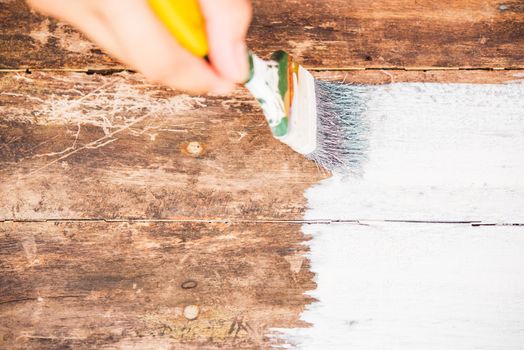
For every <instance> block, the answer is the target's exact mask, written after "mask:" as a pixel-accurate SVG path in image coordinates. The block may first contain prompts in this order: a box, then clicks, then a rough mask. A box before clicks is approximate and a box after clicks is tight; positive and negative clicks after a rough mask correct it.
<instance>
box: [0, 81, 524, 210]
mask: <svg viewBox="0 0 524 350" xmlns="http://www.w3.org/2000/svg"><path fill="white" fill-rule="evenodd" d="M318 76H319V77H320V78H324V79H335V80H337V79H338V80H342V81H346V82H352V81H354V82H359V83H362V82H364V81H368V82H374V83H385V82H392V81H393V82H400V81H406V80H408V81H422V82H431V81H437V82H438V81H443V80H446V81H455V82H462V83H471V82H503V81H506V82H508V81H516V80H519V79H520V78H519V77H518V75H516V74H515V73H512V72H461V73H460V74H457V73H455V74H453V73H452V72H426V73H424V72H389V71H384V72H374V71H373V72H367V71H366V72H350V73H345V72H342V73H336V72H328V73H319V74H318ZM0 89H1V90H2V92H0V104H1V106H0V117H1V118H0V140H1V142H2V143H1V147H0V160H1V162H2V167H1V168H0V175H1V178H2V184H1V185H0V220H46V219H133V218H138V219H170V220H183V219H198V220H210V219H221V220H301V219H302V218H303V214H304V211H305V210H306V208H307V204H306V202H305V199H304V197H303V192H304V190H305V189H307V188H308V187H310V186H311V185H313V184H315V183H316V182H318V181H320V180H321V179H323V178H326V177H328V174H327V173H326V172H323V171H321V169H319V168H317V167H316V165H315V164H313V163H312V162H310V161H308V160H307V159H305V158H304V157H302V156H301V155H298V154H296V153H294V152H292V151H291V150H290V149H288V148H287V147H286V146H285V145H283V144H281V143H279V142H278V141H276V140H275V139H273V138H272V137H271V135H270V132H269V130H268V128H267V126H266V124H265V121H264V120H263V118H262V117H261V113H260V110H259V108H258V106H257V105H256V102H255V101H253V99H252V98H250V97H249V96H248V95H247V94H246V93H245V91H243V90H240V89H239V90H238V91H236V92H235V94H234V95H232V96H229V97H227V98H224V97H207V98H204V97H188V96H186V95H180V94H178V93H176V92H173V91H169V90H167V89H163V88H160V87H158V86H154V85H151V84H148V83H147V82H145V81H144V80H143V79H142V78H140V77H139V76H137V75H132V74H118V75H111V76H101V75H86V74H82V73H34V74H24V73H6V74H3V75H2V76H1V77H0ZM421 89H422V90H421V92H420V94H419V95H420V96H421V97H424V96H426V97H429V95H428V94H426V95H425V94H424V90H423V86H421ZM365 99H367V97H365ZM361 103H365V104H369V103H371V104H374V103H375V102H369V101H367V100H363V101H361ZM391 103H392V106H394V104H395V103H396V102H395V101H394V100H392V102H391ZM458 103H461V108H463V109H467V108H474V107H475V106H476V103H477V100H475V99H465V100H463V101H458ZM371 107H372V106H370V108H371Z"/></svg>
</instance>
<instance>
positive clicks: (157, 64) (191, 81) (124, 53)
mask: <svg viewBox="0 0 524 350" xmlns="http://www.w3.org/2000/svg"><path fill="white" fill-rule="evenodd" d="M179 1H183V0H179ZM199 1H200V7H201V10H202V14H203V16H204V18H205V21H206V31H207V39H208V44H209V62H206V61H205V60H204V59H202V58H199V57H196V56H194V55H192V54H191V53H189V52H188V51H187V50H185V49H184V48H183V47H181V46H180V45H179V44H178V43H177V41H176V39H175V38H173V37H172V36H171V34H169V32H168V30H167V29H166V28H165V27H164V25H163V24H162V23H161V21H160V20H159V19H157V17H156V16H155V15H154V13H153V11H152V10H151V9H150V8H149V6H148V3H147V0H27V2H28V3H29V5H30V6H32V7H33V8H34V9H36V10H37V11H40V12H42V13H44V14H46V15H50V16H54V17H57V18H59V19H61V20H64V21H66V22H68V23H70V24H72V25H73V26H75V27H77V28H78V29H80V30H81V31H83V32H84V33H85V34H86V35H87V36H88V37H89V38H90V39H92V40H93V41H95V42H96V43H97V44H98V45H99V46H100V47H101V48H102V49H104V50H105V51H106V52H107V53H109V54H110V55H112V56H114V57H115V58H117V59H118V60H120V61H121V62H122V63H125V64H127V65H129V66H130V67H131V68H132V69H134V70H136V71H138V72H140V73H142V74H144V75H145V76H146V77H147V78H149V79H151V80H153V81H156V82H159V83H162V84H165V85H168V86H170V87H173V88H175V89H180V90H184V91H186V92H189V93H194V94H199V93H205V92H215V93H227V92H229V91H230V90H232V89H233V88H234V86H235V83H243V82H245V80H246V79H247V77H248V58H247V48H246V45H245V36H246V33H247V29H248V27H249V24H250V22H251V3H250V1H249V0H199Z"/></svg>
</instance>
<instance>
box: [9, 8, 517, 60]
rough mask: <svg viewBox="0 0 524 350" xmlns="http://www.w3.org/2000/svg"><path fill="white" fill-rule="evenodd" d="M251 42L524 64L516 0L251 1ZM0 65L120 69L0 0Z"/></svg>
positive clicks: (365, 56)
mask: <svg viewBox="0 0 524 350" xmlns="http://www.w3.org/2000/svg"><path fill="white" fill-rule="evenodd" d="M253 4H254V12H255V15H254V20H253V24H252V27H251V30H250V33H249V37H248V44H249V46H250V47H252V48H253V49H254V50H255V52H257V53H260V54H261V55H263V56H264V55H268V54H270V53H271V52H273V51H275V50H279V49H283V50H286V51H288V52H290V53H292V54H293V55H294V56H296V58H297V59H298V60H299V61H301V62H303V63H304V64H305V66H306V67H309V68H317V69H327V68H331V69H347V68H364V67H367V68H369V67H390V68H391V67H397V68H405V67H407V68H430V67H470V68H471V67H473V68H524V54H523V52H524V10H523V6H522V4H521V2H520V1H502V0H486V1H480V0H467V1H453V0H446V1H438V2H435V1H431V0H423V1H416V2H413V1H407V0H374V1H366V2H362V1H356V0H350V1H347V0H322V1H313V0H308V1H303V0H300V1H299V0H286V1H281V0H264V1H262V0H256V1H254V2H253ZM0 23H2V32H1V33H0V42H2V45H1V46H0V68H1V69H19V68H30V69H63V68H67V69H81V70H85V69H107V68H122V65H121V64H119V63H118V62H115V61H113V60H112V59H111V58H109V57H108V56H107V55H105V54H103V53H102V51H101V50H100V49H99V48H97V47H96V46H95V45H93V44H91V43H90V42H89V41H87V40H86V39H85V38H84V37H83V36H82V35H80V34H79V33H78V32H77V31H76V30H74V29H72V28H71V27H70V26H68V25H65V24H63V23H59V22H57V21H55V20H52V19H49V18H46V17H43V16H40V15H36V14H34V13H31V12H30V11H29V9H28V8H27V6H26V5H25V2H24V1H23V0H10V1H2V2H0Z"/></svg>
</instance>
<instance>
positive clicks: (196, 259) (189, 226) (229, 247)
mask: <svg viewBox="0 0 524 350" xmlns="http://www.w3.org/2000/svg"><path fill="white" fill-rule="evenodd" d="M299 228H300V226H299V225H290V224H242V225H231V224H206V223H187V222H186V223H105V222H85V223H66V222H61V223H0V271H1V273H0V315H1V316H0V349H102V348H103V349H129V348H133V349H200V348H206V349H215V348H228V349H247V348H249V349H255V348H266V347H267V346H268V345H269V344H270V343H271V339H270V338H268V333H269V332H270V328H272V327H297V326H303V325H304V323H303V322H301V321H300V320H299V319H298V315H299V313H300V312H302V311H303V310H304V306H305V305H306V304H308V303H309V302H310V301H311V298H310V297H307V296H305V295H304V294H303V293H304V292H306V291H307V290H311V289H313V288H314V287H315V285H314V283H313V282H312V274H311V273H310V272H309V270H308V262H307V260H306V259H305V258H304V252H305V250H306V247H305V246H304V245H303V244H302V243H303V235H302V233H301V232H300V230H299ZM189 305H195V306H197V307H198V310H199V313H198V317H197V318H196V319H194V320H188V319H187V318H186V317H185V314H184V310H185V308H186V307H187V306H189Z"/></svg>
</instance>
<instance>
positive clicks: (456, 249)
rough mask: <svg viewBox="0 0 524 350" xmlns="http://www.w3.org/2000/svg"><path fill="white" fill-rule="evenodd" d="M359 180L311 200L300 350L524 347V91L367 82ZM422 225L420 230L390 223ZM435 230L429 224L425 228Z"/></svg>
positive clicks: (320, 190) (293, 339)
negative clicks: (307, 301)
mask: <svg viewBox="0 0 524 350" xmlns="http://www.w3.org/2000/svg"><path fill="white" fill-rule="evenodd" d="M367 98H368V100H367V102H366V103H367V105H368V112H367V113H366V116H365V117H366V118H368V120H369V123H370V128H371V133H370V149H369V154H368V162H367V163H366V164H364V168H363V169H364V172H363V174H362V176H361V177H358V178H357V177H348V178H345V179H343V178H341V177H333V178H331V179H328V180H326V181H324V182H323V183H321V184H320V185H318V186H315V187H314V188H312V189H310V190H308V191H307V193H306V196H307V197H308V200H309V205H310V208H311V209H310V210H309V212H308V213H307V217H306V218H307V219H311V220H312V219H330V220H358V221H359V222H360V224H355V223H353V224H351V223H343V224H340V223H333V224H330V225H318V224H317V225H305V226H304V231H305V232H306V233H309V234H311V235H312V236H313V239H312V240H311V242H310V245H311V254H310V258H311V264H312V270H313V271H314V272H315V273H316V281H317V283H318V288H317V289H316V290H315V291H312V292H311V295H313V296H314V297H316V298H318V300H319V302H318V303H315V304H313V305H311V307H309V309H308V310H307V311H306V312H305V313H304V314H303V315H302V318H303V319H304V320H305V321H307V322H309V323H311V324H312V326H311V327H310V328H304V329H295V330H279V331H281V332H283V333H284V336H285V338H286V339H287V340H288V341H289V342H290V343H291V344H294V346H293V347H296V348H301V349H524V226H474V225H472V224H470V223H460V224H459V223H453V224H442V223H429V222H427V221H475V222H479V223H481V224H488V223H504V224H508V223H524V83H522V82H515V83H511V84H504V85H468V84H391V85H384V86H374V87H369V94H368V97H367ZM387 220H400V221H411V220H414V221H422V223H409V222H397V223H395V222H387ZM424 221H426V222H424Z"/></svg>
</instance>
